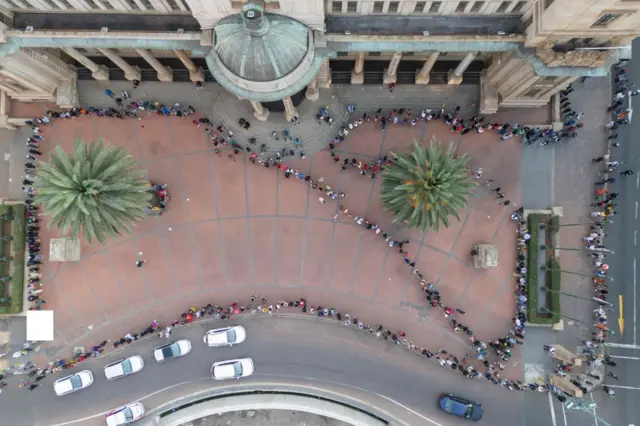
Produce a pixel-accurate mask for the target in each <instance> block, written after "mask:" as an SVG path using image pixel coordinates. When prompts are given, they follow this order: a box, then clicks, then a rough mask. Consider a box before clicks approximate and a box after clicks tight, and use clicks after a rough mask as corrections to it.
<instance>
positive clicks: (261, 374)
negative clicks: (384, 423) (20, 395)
mask: <svg viewBox="0 0 640 426" xmlns="http://www.w3.org/2000/svg"><path fill="white" fill-rule="evenodd" d="M254 376H265V377H279V378H283V377H287V378H293V379H302V380H308V381H310V382H324V383H329V384H332V385H338V386H342V387H345V388H351V389H355V390H358V391H360V392H363V393H366V394H369V395H375V396H378V397H380V398H383V399H386V400H387V401H389V402H391V403H393V404H396V405H397V406H398V407H402V408H403V409H405V410H407V411H408V412H410V413H411V414H413V415H415V416H418V417H420V418H421V419H423V420H426V421H428V422H429V423H431V424H432V425H435V426H443V425H442V424H440V423H438V422H436V421H435V420H432V419H430V418H429V417H426V416H423V415H422V414H420V413H418V412H417V411H415V410H414V409H412V408H410V407H407V406H406V405H403V404H400V403H399V402H398V401H396V400H394V399H391V398H389V397H387V396H384V395H382V394H379V393H376V392H371V391H368V390H366V389H363V388H360V387H358V386H353V385H349V384H346V383H341V382H334V381H333V380H324V379H317V378H313V377H304V376H295V375H293V374H270V373H259V374H254ZM53 426H57V425H53Z"/></svg>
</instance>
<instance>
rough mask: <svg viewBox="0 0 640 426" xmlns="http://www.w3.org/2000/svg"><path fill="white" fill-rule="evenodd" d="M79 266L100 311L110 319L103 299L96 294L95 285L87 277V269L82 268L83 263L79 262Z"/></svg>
mask: <svg viewBox="0 0 640 426" xmlns="http://www.w3.org/2000/svg"><path fill="white" fill-rule="evenodd" d="M78 264H79V265H78V266H80V269H81V270H82V277H83V278H84V280H85V282H86V283H87V285H88V286H89V290H90V291H91V294H93V297H94V298H95V299H96V301H97V302H98V303H97V305H98V307H99V308H100V311H102V315H103V316H104V317H105V318H109V316H108V315H107V311H106V310H105V308H104V305H103V304H102V300H101V298H100V297H98V293H97V292H96V290H95V288H94V287H93V284H92V283H91V280H90V279H89V277H88V275H87V271H86V270H85V267H84V266H82V262H78Z"/></svg>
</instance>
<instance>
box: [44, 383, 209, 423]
mask: <svg viewBox="0 0 640 426" xmlns="http://www.w3.org/2000/svg"><path fill="white" fill-rule="evenodd" d="M206 379H210V377H206ZM198 380H202V379H198ZM198 380H189V381H186V382H182V383H176V384H175V385H171V386H167V387H166V388H162V389H160V390H157V391H155V392H153V393H150V394H149V395H145V396H143V397H142V398H138V399H137V400H136V401H142V400H145V399H147V398H151V397H152V396H154V395H157V394H159V393H161V392H164V391H167V390H169V389H171V388H175V387H178V386H182V385H186V384H188V383H193V382H195V381H198ZM109 411H111V410H108V411H105V412H102V413H98V414H94V415H92V416H87V417H84V418H82V419H76V420H71V421H70V422H64V423H57V424H55V425H51V426H64V425H70V424H73V423H80V422H84V421H87V420H91V419H95V418H96V417H101V416H104V415H105V414H107V413H108V412H109Z"/></svg>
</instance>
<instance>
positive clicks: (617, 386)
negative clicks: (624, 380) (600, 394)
mask: <svg viewBox="0 0 640 426" xmlns="http://www.w3.org/2000/svg"><path fill="white" fill-rule="evenodd" d="M607 386H609V387H610V388H620V389H631V390H640V388H636V387H633V386H621V385H609V384H607Z"/></svg>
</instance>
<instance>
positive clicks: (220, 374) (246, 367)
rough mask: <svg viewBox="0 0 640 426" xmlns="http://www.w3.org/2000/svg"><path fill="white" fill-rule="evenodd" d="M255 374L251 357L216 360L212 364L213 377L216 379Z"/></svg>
mask: <svg viewBox="0 0 640 426" xmlns="http://www.w3.org/2000/svg"><path fill="white" fill-rule="evenodd" d="M252 374H253V360H252V359H251V358H240V359H230V360H229V361H220V362H216V363H214V364H213V365H212V366H211V377H213V378H214V379H215V380H226V379H239V378H240V377H247V376H250V375H252Z"/></svg>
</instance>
